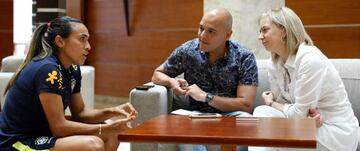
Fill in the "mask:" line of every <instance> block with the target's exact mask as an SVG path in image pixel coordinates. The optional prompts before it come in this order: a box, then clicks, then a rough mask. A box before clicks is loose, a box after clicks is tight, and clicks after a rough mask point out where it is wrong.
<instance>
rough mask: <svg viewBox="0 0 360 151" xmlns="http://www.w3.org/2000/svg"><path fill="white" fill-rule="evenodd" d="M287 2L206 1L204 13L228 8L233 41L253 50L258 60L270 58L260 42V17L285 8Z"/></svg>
mask: <svg viewBox="0 0 360 151" xmlns="http://www.w3.org/2000/svg"><path fill="white" fill-rule="evenodd" d="M284 5H285V0H204V12H208V11H210V10H212V9H215V8H226V9H227V10H229V11H230V13H231V14H232V16H233V35H232V39H235V40H236V41H238V42H240V43H242V44H244V45H245V46H246V47H247V48H249V49H251V50H252V51H253V52H254V53H255V55H256V58H257V59H265V58H269V57H270V53H268V52H267V51H266V50H265V49H264V47H263V46H262V45H261V43H260V41H259V40H258V36H259V25H258V17H259V16H260V15H261V14H262V13H263V12H266V11H267V10H269V9H270V8H275V7H279V6H284Z"/></svg>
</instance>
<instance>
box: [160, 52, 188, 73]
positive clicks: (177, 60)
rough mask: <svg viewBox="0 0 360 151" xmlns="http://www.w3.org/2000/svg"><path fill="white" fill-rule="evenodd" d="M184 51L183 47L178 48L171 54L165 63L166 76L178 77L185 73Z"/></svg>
mask: <svg viewBox="0 0 360 151" xmlns="http://www.w3.org/2000/svg"><path fill="white" fill-rule="evenodd" d="M184 54H185V53H184V49H183V47H182V46H180V47H178V48H176V49H175V51H173V52H172V53H171V55H170V56H169V57H168V58H167V60H166V61H165V63H164V68H165V74H166V75H168V76H170V77H176V76H178V75H179V74H181V73H183V72H184V65H185V64H184V63H183V57H184Z"/></svg>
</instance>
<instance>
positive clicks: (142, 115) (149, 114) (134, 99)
mask: <svg viewBox="0 0 360 151" xmlns="http://www.w3.org/2000/svg"><path fill="white" fill-rule="evenodd" d="M148 84H152V83H148ZM129 96H130V97H129V100H130V103H131V104H132V105H133V106H134V108H135V109H136V110H137V111H138V113H139V114H138V117H137V118H136V121H135V122H136V123H142V122H144V121H146V120H148V119H151V118H153V117H156V116H158V115H161V114H167V113H169V107H171V102H172V101H169V100H172V99H169V95H168V89H167V88H166V87H164V86H161V85H155V86H154V87H153V88H150V89H148V90H137V89H136V88H134V89H132V90H131V91H130V94H129Z"/></svg>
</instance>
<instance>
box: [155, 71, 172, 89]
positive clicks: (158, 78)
mask: <svg viewBox="0 0 360 151" xmlns="http://www.w3.org/2000/svg"><path fill="white" fill-rule="evenodd" d="M171 79H172V78H171V77H169V76H168V75H166V74H165V73H162V72H160V71H155V72H154V74H153V76H152V78H151V80H152V82H153V83H154V84H158V85H163V86H166V87H171Z"/></svg>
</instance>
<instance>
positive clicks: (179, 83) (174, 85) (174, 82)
mask: <svg viewBox="0 0 360 151" xmlns="http://www.w3.org/2000/svg"><path fill="white" fill-rule="evenodd" d="M170 83H171V89H172V90H173V92H174V94H175V95H185V93H186V90H185V89H184V88H186V87H187V86H188V83H187V81H186V80H184V79H174V78H172V79H171V81H170Z"/></svg>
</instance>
